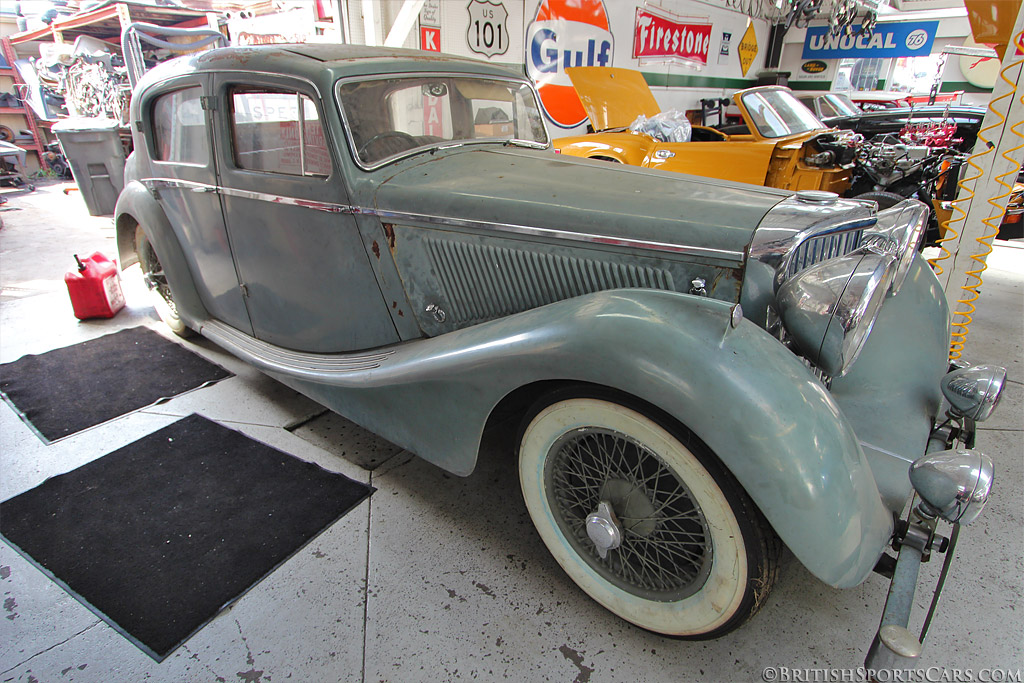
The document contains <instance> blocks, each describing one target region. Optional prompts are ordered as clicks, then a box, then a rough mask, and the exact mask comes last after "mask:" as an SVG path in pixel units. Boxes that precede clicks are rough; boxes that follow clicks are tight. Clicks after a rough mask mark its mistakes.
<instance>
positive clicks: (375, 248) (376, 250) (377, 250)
mask: <svg viewBox="0 0 1024 683" xmlns="http://www.w3.org/2000/svg"><path fill="white" fill-rule="evenodd" d="M373 255H374V256H376V257H377V260H378V261H380V245H379V244H377V240H374V241H373Z"/></svg>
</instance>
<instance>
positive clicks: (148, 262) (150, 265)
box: [135, 227, 193, 338]
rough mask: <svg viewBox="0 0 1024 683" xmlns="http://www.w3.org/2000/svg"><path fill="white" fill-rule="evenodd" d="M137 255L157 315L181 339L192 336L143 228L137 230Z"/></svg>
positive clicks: (158, 258)
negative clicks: (179, 312)
mask: <svg viewBox="0 0 1024 683" xmlns="http://www.w3.org/2000/svg"><path fill="white" fill-rule="evenodd" d="M135 253H136V254H138V257H139V266H140V267H141V268H142V278H143V280H144V281H145V283H146V287H148V288H149V291H150V292H151V293H152V302H153V307H154V308H155V309H156V312H157V315H159V316H160V319H161V320H162V321H163V322H164V324H165V325H167V326H168V327H169V328H171V331H172V332H174V333H175V334H177V335H178V336H179V337H186V338H187V337H190V336H192V335H193V332H192V330H191V328H189V327H188V326H187V325H186V324H185V321H183V320H182V319H181V316H180V315H179V314H178V307H177V305H176V304H175V303H174V295H173V294H172V293H171V285H170V283H169V282H168V281H167V274H166V273H165V272H164V268H163V265H161V263H160V257H159V256H157V253H156V250H155V249H154V248H153V244H152V243H151V242H150V241H149V238H148V237H147V236H146V233H144V232H143V231H142V228H141V227H138V228H136V229H135Z"/></svg>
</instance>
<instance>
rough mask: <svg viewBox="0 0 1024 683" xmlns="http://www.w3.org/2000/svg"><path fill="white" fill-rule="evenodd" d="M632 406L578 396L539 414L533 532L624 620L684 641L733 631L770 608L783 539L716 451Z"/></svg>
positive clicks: (530, 431) (529, 478)
mask: <svg viewBox="0 0 1024 683" xmlns="http://www.w3.org/2000/svg"><path fill="white" fill-rule="evenodd" d="M563 396H564V395H563ZM624 403H628V402H627V401H622V400H620V399H618V398H615V397H612V396H611V395H609V396H607V397H604V396H602V395H601V394H594V395H593V396H583V397H581V396H579V394H578V392H577V394H576V396H574V397H571V398H559V397H557V396H556V397H554V398H553V399H549V400H548V401H545V402H543V403H542V404H541V406H542V407H539V408H537V409H535V410H534V411H531V415H532V417H528V418H527V424H526V427H525V429H524V430H523V434H522V438H521V440H520V451H519V476H520V483H521V484H522V488H523V497H524V498H525V500H526V507H527V509H528V510H529V513H530V517H531V518H532V519H533V523H534V526H536V527H537V531H538V532H539V533H540V536H541V538H542V539H543V541H544V544H545V545H546V546H547V548H548V550H549V551H550V552H551V554H552V555H554V557H555V559H556V560H557V561H558V563H559V564H560V565H561V566H562V569H564V570H565V572H566V573H567V574H568V575H569V576H570V578H572V580H573V581H575V582H576V584H577V585H579V586H580V588H582V589H583V590H584V591H585V592H586V593H587V594H588V595H590V597H592V598H593V599H594V600H596V601H597V602H599V603H600V604H602V605H604V606H605V607H606V608H608V609H609V610H611V611H612V612H614V613H615V614H616V615H618V616H620V617H622V618H623V619H625V620H627V621H630V622H632V623H633V624H636V625H637V626H640V627H641V628H644V629H648V630H650V631H655V632H657V633H661V634H664V635H670V636H677V637H684V638H694V639H696V638H711V637H717V636H720V635H723V634H725V633H728V632H729V631H732V630H734V629H736V628H738V627H739V626H740V625H741V624H742V623H743V622H745V621H746V620H747V619H748V618H750V617H751V616H752V615H753V614H754V613H755V612H756V611H757V609H758V608H759V607H760V606H761V605H762V604H763V603H764V600H765V598H766V597H767V595H768V592H769V591H770V590H771V587H772V585H773V584H774V583H775V578H776V575H777V561H778V554H779V549H780V547H781V542H780V541H779V540H778V537H777V536H776V535H775V534H774V532H773V531H772V530H771V528H770V527H769V526H768V523H767V522H766V521H765V520H764V518H763V516H762V515H761V513H760V511H758V510H757V508H756V506H755V505H754V503H753V502H752V501H751V500H750V498H749V497H748V496H747V494H746V493H745V492H744V491H743V489H742V488H741V487H740V486H739V484H738V483H737V482H736V481H735V479H734V478H733V477H732V475H731V474H730V473H729V472H728V471H727V470H726V469H725V468H724V467H723V466H722V465H721V463H719V462H718V460H717V458H716V457H715V456H714V455H713V454H712V453H711V451H710V449H708V447H707V446H705V445H704V444H703V443H701V442H700V440H699V439H697V438H696V437H695V436H694V435H693V434H691V433H690V432H689V431H688V430H686V429H685V428H684V427H682V426H681V425H678V424H675V423H673V422H672V421H671V420H670V419H667V418H665V417H661V418H659V420H655V419H652V418H651V417H649V416H648V415H647V414H645V412H647V413H654V412H655V411H653V410H645V409H642V408H637V409H634V408H632V407H627V406H626V405H624ZM641 410H644V412H641Z"/></svg>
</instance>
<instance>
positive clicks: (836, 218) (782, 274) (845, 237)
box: [747, 195, 877, 290]
mask: <svg viewBox="0 0 1024 683" xmlns="http://www.w3.org/2000/svg"><path fill="white" fill-rule="evenodd" d="M876 207H877V205H876V204H875V203H874V202H866V201H861V200H857V199H838V198H837V199H835V200H834V201H832V202H831V203H828V204H821V203H812V202H807V201H802V200H800V199H799V198H798V197H797V196H795V195H794V196H792V197H787V198H786V199H784V200H782V201H781V202H779V203H778V204H776V205H775V206H774V207H772V209H771V210H770V211H769V212H768V213H767V214H765V217H764V218H763V219H762V220H761V223H760V224H759V225H758V226H757V231H756V232H755V233H754V238H753V241H752V242H751V243H750V251H749V260H748V264H747V267H748V270H750V269H758V268H760V269H762V270H765V269H767V270H768V271H769V273H764V274H770V277H771V281H772V286H773V289H774V290H778V288H779V286H781V285H782V283H783V282H785V281H786V280H787V279H788V278H790V277H792V276H793V275H795V274H796V273H798V272H800V271H801V270H803V269H804V268H807V267H808V266H811V265H813V264H815V263H818V262H820V261H824V260H825V259H829V258H835V257H837V256H844V255H846V254H848V253H850V252H852V251H854V250H855V249H857V248H858V247H860V246H861V243H862V237H863V233H864V231H865V230H866V229H868V228H870V227H872V226H873V225H875V223H876V222H877V215H876ZM750 274H751V273H749V272H748V277H749V276H750Z"/></svg>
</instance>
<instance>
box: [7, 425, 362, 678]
mask: <svg viewBox="0 0 1024 683" xmlns="http://www.w3.org/2000/svg"><path fill="white" fill-rule="evenodd" d="M372 492H373V489H372V488H371V487H369V486H367V485H365V484H362V483H360V482H357V481H353V480H352V479H349V478H348V477H345V476H344V475H341V474H336V473H333V472H328V471H327V470H324V469H323V468H321V467H319V466H318V465H315V464H311V463H307V462H304V461H302V460H299V459H297V458H294V457H292V456H290V455H288V454H286V453H283V452H281V451H279V450H277V449H275V448H272V447H270V446H268V445H266V444H264V443H260V442H259V441H254V440H252V439H250V438H249V437H247V436H245V435H243V434H241V433H239V432H236V431H234V430H231V429H228V428H226V427H223V426H221V425H219V424H217V423H215V422H212V421H210V420H208V419H206V418H204V417H202V416H199V415H190V416H189V417H186V418H184V419H182V420H179V421H178V422H175V423H174V424H172V425H170V426H168V427H165V428H164V429H161V430H159V431H157V432H154V433H153V434H150V435H149V436H146V437H144V438H142V439H139V440H138V441H135V442H134V443H131V444H129V445H127V446H125V447H124V448H120V449H118V450H116V451H114V452H113V453H110V454H108V455H105V456H103V457H102V458H99V459H97V460H94V461H92V462H90V463H88V464H86V465H83V466H82V467H79V468H78V469H76V470H73V471H71V472H68V473H66V474H62V475H60V476H57V477H53V478H52V479H48V480H46V481H45V482H43V483H42V484H40V485H39V486H37V487H36V488H34V489H32V490H30V491H26V492H25V493H22V494H20V495H18V496H15V497H14V498H12V499H10V500H8V501H5V502H3V503H0V534H2V535H3V536H4V538H6V539H7V540H8V541H9V542H10V543H11V544H12V545H13V546H14V547H15V548H17V549H18V550H19V552H21V553H22V554H23V555H25V556H26V557H27V558H28V559H30V560H31V561H32V562H34V563H35V564H36V565H37V566H38V567H39V568H40V569H42V570H43V571H44V572H46V573H47V575H48V576H50V577H51V578H52V579H54V580H55V581H56V582H57V583H59V584H60V585H61V586H63V587H64V588H65V589H66V590H68V591H69V592H70V593H71V594H72V595H74V596H75V597H76V598H77V599H79V600H80V601H81V602H82V603H84V604H85V605H86V606H87V607H89V608H90V609H92V610H93V611H94V612H96V613H97V614H98V615H99V616H100V617H102V618H103V619H104V620H106V621H107V622H108V623H110V625H111V626H113V627H114V628H116V629H118V630H119V631H120V632H121V633H122V634H123V635H125V636H126V637H127V638H128V639H129V640H131V641H132V642H134V643H135V644H136V645H138V646H139V647H140V648H142V649H143V650H144V651H145V652H146V653H148V654H149V655H150V656H151V657H153V658H154V659H156V660H157V661H162V660H163V659H164V658H165V657H166V656H167V655H169V654H170V653H171V652H172V651H174V649H175V648H176V647H178V645H180V644H181V643H183V642H184V641H185V640H187V639H188V638H189V636H191V635H192V634H193V633H195V632H196V631H198V630H199V629H200V628H202V627H203V625H204V624H206V623H207V622H208V621H209V620H210V619H212V618H213V617H214V616H216V614H217V613H218V612H219V611H220V610H221V609H223V608H224V607H226V606H227V605H229V604H231V603H232V602H234V601H235V600H237V599H238V598H239V597H240V596H241V595H242V594H244V593H245V592H246V591H247V590H249V588H251V587H252V586H253V585H255V584H256V583H258V582H259V581H260V580H261V579H262V578H263V577H265V576H266V575H267V574H269V573H270V572H272V571H273V570H274V569H275V568H276V567H277V566H278V565H280V564H281V563H282V562H284V561H285V560H286V559H287V558H288V557H290V556H291V555H292V554H294V553H295V552H296V551H298V550H299V549H301V548H302V547H303V546H304V545H306V544H307V543H308V542H309V541H311V540H312V539H313V538H314V537H316V536H317V535H318V534H319V533H320V532H322V531H323V530H324V529H325V528H327V527H328V526H330V525H331V524H332V523H334V522H335V521H336V520H338V519H339V518H341V517H342V516H343V515H344V514H345V513H347V512H348V511H349V510H351V509H352V508H353V507H355V506H356V505H358V504H359V503H360V502H361V501H362V500H363V499H364V498H366V497H367V496H369V495H370V493H372Z"/></svg>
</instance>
